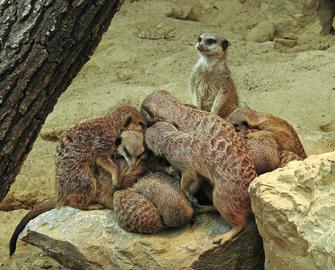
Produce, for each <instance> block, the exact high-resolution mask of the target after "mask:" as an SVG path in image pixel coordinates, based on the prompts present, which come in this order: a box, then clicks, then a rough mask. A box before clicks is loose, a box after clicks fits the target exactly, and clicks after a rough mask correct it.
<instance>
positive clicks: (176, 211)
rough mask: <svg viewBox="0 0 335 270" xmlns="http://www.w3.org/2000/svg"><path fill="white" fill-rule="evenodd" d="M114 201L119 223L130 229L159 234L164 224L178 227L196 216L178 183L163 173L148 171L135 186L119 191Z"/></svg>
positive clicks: (127, 229) (131, 230)
mask: <svg viewBox="0 0 335 270" xmlns="http://www.w3.org/2000/svg"><path fill="white" fill-rule="evenodd" d="M113 202H114V211H115V213H116V215H117V218H118V223H119V225H120V226H121V227H122V228H124V229H125V230H126V231H130V232H139V233H141V232H144V233H157V232H158V231H160V230H161V229H163V228H164V227H165V226H167V227H179V226H181V225H183V224H185V223H187V222H188V221H190V220H191V218H192V215H193V209H192V207H191V206H190V204H189V202H188V201H187V199H186V198H185V196H184V194H183V192H182V191H181V189H180V185H179V183H178V182H177V181H176V180H174V179H173V178H172V177H170V176H168V175H167V174H165V173H161V172H158V173H149V174H147V175H145V176H143V177H142V178H140V179H139V180H138V181H137V183H135V185H134V186H133V187H132V188H128V189H126V190H122V192H120V191H117V192H116V193H115V195H114V200H113ZM157 214H158V216H159V217H160V220H161V222H158V219H157Z"/></svg>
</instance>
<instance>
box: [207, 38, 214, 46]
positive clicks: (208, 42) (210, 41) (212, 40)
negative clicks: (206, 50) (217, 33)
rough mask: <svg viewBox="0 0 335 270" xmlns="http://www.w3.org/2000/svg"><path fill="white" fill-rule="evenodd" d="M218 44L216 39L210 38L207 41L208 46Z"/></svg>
mask: <svg viewBox="0 0 335 270" xmlns="http://www.w3.org/2000/svg"><path fill="white" fill-rule="evenodd" d="M215 43H216V39H214V38H209V39H207V40H206V44H207V45H212V44H215Z"/></svg>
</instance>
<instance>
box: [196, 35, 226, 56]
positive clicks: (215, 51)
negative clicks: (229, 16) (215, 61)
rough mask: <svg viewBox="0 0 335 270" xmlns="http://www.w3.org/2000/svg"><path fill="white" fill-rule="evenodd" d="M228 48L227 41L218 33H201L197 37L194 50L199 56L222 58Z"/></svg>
mask: <svg viewBox="0 0 335 270" xmlns="http://www.w3.org/2000/svg"><path fill="white" fill-rule="evenodd" d="M228 46H229V42H228V40H226V39H225V38H224V37H222V36H221V35H220V34H218V33H203V34H201V35H200V36H199V37H198V40H197V43H196V45H195V48H196V50H197V52H198V53H199V54H200V55H201V56H205V57H210V56H216V57H224V56H225V54H226V50H227V48H228Z"/></svg>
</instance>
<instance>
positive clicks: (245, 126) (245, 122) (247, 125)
mask: <svg viewBox="0 0 335 270" xmlns="http://www.w3.org/2000/svg"><path fill="white" fill-rule="evenodd" d="M241 125H242V127H244V128H249V124H248V122H247V121H242V123H241Z"/></svg>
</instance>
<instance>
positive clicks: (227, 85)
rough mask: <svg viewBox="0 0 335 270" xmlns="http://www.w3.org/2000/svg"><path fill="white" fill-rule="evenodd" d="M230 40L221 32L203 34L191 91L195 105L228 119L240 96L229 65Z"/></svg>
mask: <svg viewBox="0 0 335 270" xmlns="http://www.w3.org/2000/svg"><path fill="white" fill-rule="evenodd" d="M228 46H229V42H228V40H226V39H225V38H224V37H223V36H221V35H220V34H218V33H203V34H201V35H200V36H199V37H198V41H197V43H196V46H195V48H196V50H197V52H198V53H199V59H198V61H197V62H196V64H195V65H194V67H193V70H192V73H191V79H190V91H191V96H192V103H193V105H195V106H197V107H198V108H199V109H201V110H205V111H208V112H211V113H214V114H218V115H219V116H221V117H222V118H226V117H227V116H228V115H229V114H230V113H231V112H232V111H234V110H235V109H236V108H237V106H238V95H237V92H236V88H235V85H234V82H233V79H232V77H231V75H230V71H229V68H228V66H227V63H226V56H227V49H228Z"/></svg>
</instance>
